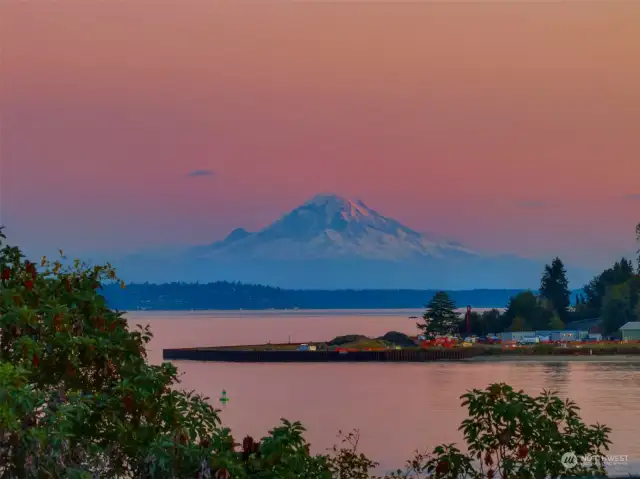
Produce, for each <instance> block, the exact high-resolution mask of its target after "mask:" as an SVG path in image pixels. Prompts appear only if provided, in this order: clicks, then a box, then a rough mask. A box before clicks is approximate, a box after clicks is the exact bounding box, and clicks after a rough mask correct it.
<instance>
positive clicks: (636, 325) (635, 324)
mask: <svg viewBox="0 0 640 479" xmlns="http://www.w3.org/2000/svg"><path fill="white" fill-rule="evenodd" d="M637 329H640V321H630V322H628V323H627V324H625V325H624V326H622V327H621V328H620V331H628V330H632V331H635V330H637Z"/></svg>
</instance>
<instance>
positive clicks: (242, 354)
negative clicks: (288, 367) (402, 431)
mask: <svg viewBox="0 0 640 479" xmlns="http://www.w3.org/2000/svg"><path fill="white" fill-rule="evenodd" d="M479 354H481V353H480V352H479V351H478V350H476V349H474V348H461V349H441V350H438V349H432V350H389V351H350V352H347V353H342V352H338V351H251V350H216V349H197V348H194V349H165V350H163V352H162V357H163V359H166V360H187V361H223V362H241V363H270V362H276V363H285V362H289V363H298V362H300V363H306V362H378V361H382V362H424V361H438V360H445V361H446V360H460V359H467V358H471V357H473V356H477V355H479Z"/></svg>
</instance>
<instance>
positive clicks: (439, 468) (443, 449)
mask: <svg viewBox="0 0 640 479" xmlns="http://www.w3.org/2000/svg"><path fill="white" fill-rule="evenodd" d="M637 234H638V240H639V241H640V224H639V225H638V228H637ZM0 247H1V249H0V432H1V434H0V476H1V477H7V478H25V479H26V478H33V479H40V478H44V477H60V478H62V477H66V478H74V479H99V478H104V479H107V478H108V479H118V478H131V477H135V478H140V479H257V478H260V479H299V478H305V479H373V478H374V477H377V476H376V475H375V474H374V472H373V471H374V470H375V468H376V466H378V463H377V462H376V461H374V460H372V459H369V458H368V457H367V456H365V455H364V454H363V453H362V452H360V451H359V450H358V440H359V434H358V433H357V431H355V432H353V433H349V434H346V435H342V438H343V440H342V443H341V444H339V445H336V446H335V447H334V448H333V449H332V450H331V451H329V452H328V453H325V454H317V453H312V452H311V445H310V444H309V443H308V442H307V441H306V439H305V437H304V433H305V429H304V427H303V425H302V424H300V423H299V422H292V421H289V420H286V419H282V421H281V423H280V424H279V425H277V426H275V427H274V428H272V429H271V430H270V431H269V432H268V434H267V435H266V436H265V437H263V438H262V439H260V440H255V439H254V438H252V437H250V436H245V437H244V439H242V440H241V441H238V440H237V439H236V438H235V437H234V436H233V435H232V432H231V431H230V429H229V428H226V427H224V426H223V425H222V422H221V420H220V417H219V411H218V410H216V409H215V408H214V407H213V405H212V404H211V402H210V400H209V398H206V397H203V396H201V395H199V394H197V393H196V392H195V391H185V390H183V389H181V388H180V385H179V383H180V381H179V375H178V370H177V368H176V367H175V365H173V364H171V363H168V362H165V363H163V364H161V365H152V364H149V363H148V361H147V357H146V347H147V344H148V343H149V341H150V340H151V337H152V333H151V331H150V329H149V327H140V326H138V327H133V328H132V327H130V325H129V323H128V321H127V319H126V318H125V317H124V313H122V312H120V311H115V310H113V309H112V308H111V307H110V306H109V305H108V303H107V301H106V299H105V297H104V296H103V295H102V291H103V287H104V285H105V284H109V283H117V282H119V281H118V278H117V276H116V272H115V270H113V268H112V267H111V266H110V265H108V264H107V265H104V266H87V265H84V264H82V263H81V262H80V261H76V262H74V263H73V265H72V266H66V267H65V266H64V265H63V261H65V259H66V258H65V257H64V255H63V253H62V252H60V256H61V259H60V260H56V261H50V260H48V259H47V258H42V260H41V261H39V262H38V263H34V262H31V261H29V260H28V259H26V258H25V256H24V255H23V254H22V252H21V250H20V249H19V248H17V247H12V246H5V236H4V233H3V231H2V229H1V228H0ZM558 261H559V260H558ZM559 272H560V273H561V272H562V268H559V267H558V262H557V261H555V260H554V263H553V264H552V265H551V266H550V267H548V270H547V271H545V276H544V277H543V281H542V285H541V291H540V296H541V297H540V298H536V302H535V308H534V310H535V311H537V312H540V311H541V310H545V311H548V312H551V317H552V318H554V321H555V317H556V315H560V314H564V312H565V311H566V309H565V310H563V309H562V307H563V305H564V307H565V308H566V307H567V304H566V301H568V299H567V298H568V294H565V293H567V291H565V288H563V282H562V278H561V277H560V276H561V275H559V274H558V273H559ZM119 283H120V287H121V288H124V287H125V284H124V283H122V282H119ZM599 284H601V283H599ZM624 284H625V286H623V289H624V291H623V292H626V293H629V291H635V290H634V289H633V288H632V287H631V285H629V284H627V283H626V281H625V283H624ZM564 286H566V285H564ZM618 292H620V291H618ZM637 300H638V298H635V299H634V301H637ZM616 301H617V302H616V303H615V305H617V306H620V305H627V306H628V305H629V304H630V303H629V301H630V300H629V299H628V298H626V297H616ZM624 301H626V303H625V302H624ZM583 304H587V303H583ZM452 305H453V302H452V301H451V300H450V299H449V298H448V297H447V295H446V293H444V294H439V293H436V295H434V298H432V300H431V301H430V302H429V304H428V305H427V306H428V307H427V311H426V312H425V314H424V315H423V319H424V323H423V324H421V325H420V326H421V329H422V330H423V332H424V334H425V335H426V336H428V337H432V336H433V337H436V338H437V337H439V336H442V335H444V334H446V333H447V331H449V330H453V329H455V328H458V327H459V322H460V319H459V318H458V316H457V315H456V314H454V313H453V310H452V309H451V306H452ZM616 311H618V312H620V310H616ZM521 319H522V318H521ZM619 319H620V318H619ZM514 322H515V320H514ZM521 322H522V321H520V320H519V322H516V324H518V325H521ZM348 339H350V338H348ZM360 340H362V338H360ZM381 340H383V341H391V342H394V343H395V342H397V341H398V340H399V337H398V338H396V339H392V338H390V337H389V336H388V335H385V337H383V338H382V339H381ZM346 344H349V342H348V341H347V342H346ZM460 399H461V406H462V407H464V408H466V409H467V414H468V417H467V419H465V420H464V421H463V422H462V424H461V426H460V430H461V431H462V435H463V440H464V443H465V444H464V445H463V446H462V448H459V447H458V446H456V445H455V444H442V445H438V446H435V447H430V448H429V449H427V450H426V451H425V452H416V453H415V455H414V457H413V459H410V460H409V461H407V463H406V467H405V468H404V469H402V470H401V469H398V470H397V471H396V472H395V473H391V474H387V475H385V478H386V479H391V478H405V479H408V478H412V479H418V478H426V477H429V478H434V479H440V478H442V479H461V478H469V479H479V478H487V479H497V478H504V479H506V478H509V477H511V478H514V477H521V478H548V477H549V478H556V477H566V476H573V477H585V476H590V477H594V476H598V477H606V476H607V471H606V468H605V461H606V457H607V456H606V453H607V451H608V450H609V446H610V445H611V441H610V439H609V436H610V433H611V429H610V428H608V427H606V426H604V425H601V424H595V425H587V424H585V423H584V422H583V421H582V419H581V418H580V415H579V408H578V406H577V405H576V404H575V403H574V402H572V401H570V400H566V401H565V400H562V399H561V398H559V397H558V396H557V395H555V394H554V393H553V392H549V391H543V392H542V393H541V394H540V395H538V396H529V395H527V394H525V393H524V392H523V391H516V390H514V389H513V388H511V387H510V386H508V385H507V384H502V383H499V384H491V385H489V386H488V387H487V388H486V389H483V390H478V389H474V390H471V391H469V392H467V393H466V394H464V395H463V396H461V398H460ZM463 450H464V451H466V452H463ZM567 457H571V458H574V459H575V460H572V461H571V463H570V464H569V465H570V467H567V461H566V459H567ZM585 458H588V459H585Z"/></svg>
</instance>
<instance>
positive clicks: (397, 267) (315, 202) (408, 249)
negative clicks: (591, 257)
mask: <svg viewBox="0 0 640 479" xmlns="http://www.w3.org/2000/svg"><path fill="white" fill-rule="evenodd" d="M544 263H545V262H543V261H536V260H530V259H525V258H521V257H518V256H515V255H490V254H484V253H480V252H477V251H474V250H473V249H471V248H468V247H466V246H464V245H462V244H460V243H458V242H456V241H451V240H448V239H436V238H435V237H434V236H431V235H428V234H423V233H419V232H418V231H416V230H414V229H412V228H410V227H408V226H405V225H403V224H402V223H400V222H398V221H396V220H394V219H393V218H389V217H386V216H383V215H381V214H379V213H377V212H376V211H375V210H373V209H372V208H370V207H368V206H367V204H365V203H364V202H363V201H362V200H351V199H347V198H345V197H342V196H339V195H335V194H326V193H324V194H320V195H316V196H314V197H313V198H311V199H310V200H308V201H305V202H304V203H303V204H301V205H299V206H298V207H296V208H294V209H292V210H291V211H289V212H287V213H285V214H284V215H282V216H281V217H280V218H278V219H276V220H275V221H273V222H272V223H271V224H269V225H267V226H266V227H264V228H262V229H260V230H259V231H255V232H250V231H247V230H245V229H244V228H236V229H234V230H233V231H231V232H230V233H229V234H228V235H227V236H226V237H225V238H224V239H222V240H220V241H216V242H214V243H211V244H209V245H200V246H194V247H187V248H185V250H184V252H183V253H181V254H175V255H153V254H147V253H145V252H141V253H139V254H136V255H132V256H128V257H126V258H123V259H122V261H120V262H119V264H118V265H117V266H118V271H119V274H120V275H121V276H122V278H123V279H125V280H126V281H132V282H155V283H170V282H175V281H183V282H211V281H237V282H243V283H251V284H265V285H270V286H274V287H279V288H286V289H322V290H337V289H447V290H456V289H458V290H462V289H464V290H468V289H478V288H480V289H530V288H536V287H537V286H538V285H539V281H540V274H541V273H542V270H543V268H544ZM569 274H570V280H572V283H573V282H574V281H575V283H580V286H582V285H583V284H585V283H586V282H587V281H589V280H590V279H591V278H592V277H593V272H586V271H582V270H577V269H570V272H569ZM575 283H574V284H575Z"/></svg>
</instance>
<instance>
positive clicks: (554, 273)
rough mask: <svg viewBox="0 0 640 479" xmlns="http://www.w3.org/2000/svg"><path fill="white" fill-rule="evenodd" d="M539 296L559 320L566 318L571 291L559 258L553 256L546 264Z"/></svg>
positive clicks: (565, 271)
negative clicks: (548, 304) (549, 263)
mask: <svg viewBox="0 0 640 479" xmlns="http://www.w3.org/2000/svg"><path fill="white" fill-rule="evenodd" d="M540 296H541V297H542V298H544V299H546V300H547V301H548V302H549V303H550V305H551V307H552V308H553V310H554V311H555V313H556V314H557V315H558V316H559V317H560V319H561V320H563V321H564V320H565V319H566V318H567V313H568V310H569V306H570V305H571V292H570V291H569V281H568V280H567V270H566V269H565V267H564V264H563V263H562V260H561V259H560V258H557V257H556V258H554V260H553V261H552V262H551V265H546V266H545V268H544V273H543V275H542V280H541V281H540Z"/></svg>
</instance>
